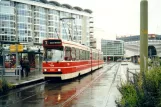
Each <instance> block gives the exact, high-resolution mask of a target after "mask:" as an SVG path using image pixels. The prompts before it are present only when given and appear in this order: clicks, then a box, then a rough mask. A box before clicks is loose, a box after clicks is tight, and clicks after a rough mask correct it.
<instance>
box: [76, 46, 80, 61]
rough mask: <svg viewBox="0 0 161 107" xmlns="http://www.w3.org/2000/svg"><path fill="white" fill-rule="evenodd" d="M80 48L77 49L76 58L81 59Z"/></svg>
mask: <svg viewBox="0 0 161 107" xmlns="http://www.w3.org/2000/svg"><path fill="white" fill-rule="evenodd" d="M79 56H80V55H79V49H76V60H79Z"/></svg>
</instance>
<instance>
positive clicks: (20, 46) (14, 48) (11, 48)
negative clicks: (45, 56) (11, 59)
mask: <svg viewBox="0 0 161 107" xmlns="http://www.w3.org/2000/svg"><path fill="white" fill-rule="evenodd" d="M16 51H17V52H23V45H21V44H18V45H17V49H16V45H10V52H16Z"/></svg>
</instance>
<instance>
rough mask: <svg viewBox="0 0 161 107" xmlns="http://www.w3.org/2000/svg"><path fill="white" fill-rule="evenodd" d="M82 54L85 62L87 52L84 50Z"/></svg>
mask: <svg viewBox="0 0 161 107" xmlns="http://www.w3.org/2000/svg"><path fill="white" fill-rule="evenodd" d="M82 54H83V60H85V59H86V52H85V51H84V50H83V51H82Z"/></svg>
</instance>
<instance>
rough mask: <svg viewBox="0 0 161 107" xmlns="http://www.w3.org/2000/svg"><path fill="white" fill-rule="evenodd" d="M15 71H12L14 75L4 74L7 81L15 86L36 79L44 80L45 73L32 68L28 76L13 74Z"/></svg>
mask: <svg viewBox="0 0 161 107" xmlns="http://www.w3.org/2000/svg"><path fill="white" fill-rule="evenodd" d="M14 73H15V72H14V71H13V72H10V74H12V75H6V76H3V77H4V78H5V79H6V80H7V82H9V83H11V84H12V85H15V86H21V85H26V84H30V83H33V82H36V81H40V80H44V75H43V74H42V72H40V71H36V70H32V71H31V72H30V73H29V75H28V77H19V75H13V74H14Z"/></svg>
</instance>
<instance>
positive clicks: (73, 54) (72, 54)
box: [71, 48, 76, 61]
mask: <svg viewBox="0 0 161 107" xmlns="http://www.w3.org/2000/svg"><path fill="white" fill-rule="evenodd" d="M71 56H72V60H73V61H75V60H76V50H75V48H72V52H71Z"/></svg>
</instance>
